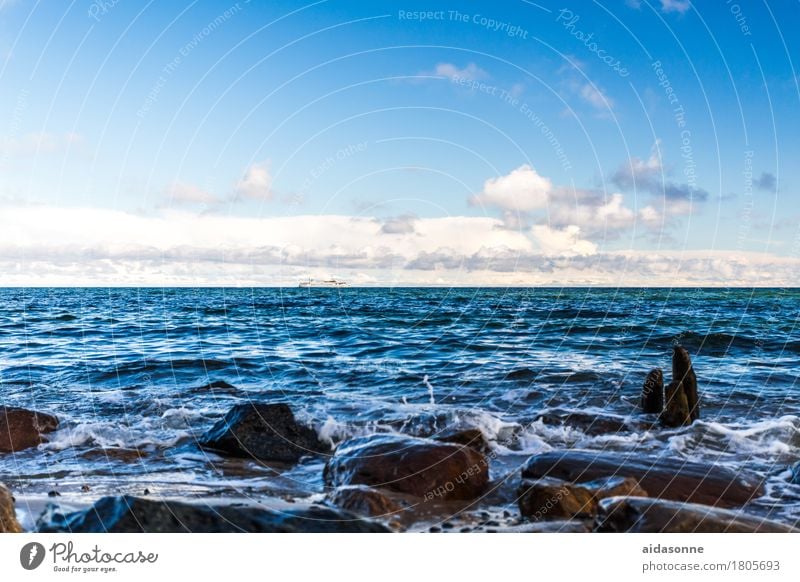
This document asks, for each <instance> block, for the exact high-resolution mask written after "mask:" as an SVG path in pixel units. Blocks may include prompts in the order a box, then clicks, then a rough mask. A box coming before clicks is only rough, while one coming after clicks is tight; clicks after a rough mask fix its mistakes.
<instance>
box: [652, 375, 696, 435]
mask: <svg viewBox="0 0 800 582" xmlns="http://www.w3.org/2000/svg"><path fill="white" fill-rule="evenodd" d="M666 397H667V402H666V405H665V406H664V410H663V411H662V413H661V416H659V418H658V419H659V421H661V424H663V425H664V426H668V427H672V428H677V427H679V426H688V425H690V424H692V415H691V410H690V409H689V400H688V398H687V397H686V392H685V391H684V388H683V384H682V383H681V382H670V383H669V386H667V391H666Z"/></svg>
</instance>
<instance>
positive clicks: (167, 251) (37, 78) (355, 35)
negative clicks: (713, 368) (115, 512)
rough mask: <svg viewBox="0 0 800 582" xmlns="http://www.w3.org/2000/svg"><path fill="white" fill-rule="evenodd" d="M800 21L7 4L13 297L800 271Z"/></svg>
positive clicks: (690, 6)
mask: <svg viewBox="0 0 800 582" xmlns="http://www.w3.org/2000/svg"><path fill="white" fill-rule="evenodd" d="M799 26H800V4H798V3H797V2H794V1H789V0H786V1H770V2H766V1H763V2H759V1H753V2H744V1H740V2H736V1H734V0H703V1H698V2H689V1H688V0H640V1H637V0H619V1H613V2H612V1H609V0H606V1H594V2H589V1H586V2H574V1H573V2H567V1H564V0H561V1H560V2H549V1H546V0H542V1H541V2H530V1H527V0H507V1H504V2H463V1H462V2H452V1H450V2H437V1H430V0H429V1H426V2H422V1H420V2H405V1H393V2H386V1H374V2H358V1H355V0H320V1H316V2H311V3H304V2H288V1H282V0H277V1H269V2H267V1H264V2H259V1H257V0H250V1H247V0H240V1H239V2H225V1H222V2H200V1H194V2H187V1H184V2H180V1H176V2H164V1H162V2H155V1H151V2H133V1H130V0H94V1H83V0H81V1H79V0H74V1H72V2H66V1H65V2H52V1H51V2H48V1H34V0H0V286H61V285H63V286H83V285H86V286H92V285H99V286H106V285H112V286H114V285H125V286H128V285H147V286H173V285H176V286H186V285H202V286H205V285H223V286H260V285H265V286H273V285H290V286H293V285H297V283H298V282H299V281H301V280H305V279H308V278H315V279H319V278H328V277H335V278H338V279H342V280H345V281H347V282H349V283H350V284H352V285H376V286H402V285H441V286H461V285H470V286H471V285H475V286H482V285H491V286H526V285H548V286H576V285H577V286H582V285H598V286H701V285H702V286H796V285H798V284H800V196H798V188H799V187H800V164H798V160H800V140H798V139H797V138H796V136H797V135H800V115H798V114H797V111H798V105H800V76H798V71H797V70H796V69H795V66H796V65H797V66H800V50H799V47H800V40H798V38H797V35H796V30H797V29H798V27H799Z"/></svg>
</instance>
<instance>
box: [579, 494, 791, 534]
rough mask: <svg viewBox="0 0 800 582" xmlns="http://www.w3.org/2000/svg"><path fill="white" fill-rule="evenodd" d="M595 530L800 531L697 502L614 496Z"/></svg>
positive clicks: (601, 510)
mask: <svg viewBox="0 0 800 582" xmlns="http://www.w3.org/2000/svg"><path fill="white" fill-rule="evenodd" d="M595 531H601V532H631V533H725V532H734V533H763V532H800V530H797V529H794V528H792V527H791V526H789V525H785V524H782V523H778V522H775V521H770V520H768V519H764V518H762V517H759V516H757V515H748V514H745V513H743V512H741V511H731V510H727V509H718V508H714V507H709V506H707V505H698V504H695V503H678V502H675V501H663V500H658V499H647V498H642V497H612V498H609V499H605V500H603V501H601V502H600V504H599V516H598V518H597V521H596V525H595Z"/></svg>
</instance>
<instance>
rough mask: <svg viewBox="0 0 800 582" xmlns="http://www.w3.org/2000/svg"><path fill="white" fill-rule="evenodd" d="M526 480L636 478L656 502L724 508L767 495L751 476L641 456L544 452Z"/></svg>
mask: <svg viewBox="0 0 800 582" xmlns="http://www.w3.org/2000/svg"><path fill="white" fill-rule="evenodd" d="M522 476H523V477H524V478H527V479H539V478H543V477H553V478H556V479H562V480H564V481H569V482H575V483H585V482H587V481H594V480H596V479H600V478H603V477H633V478H634V479H636V480H637V481H638V482H639V485H640V486H641V488H642V489H644V491H646V492H647V494H648V495H649V496H650V497H658V498H662V499H670V500H673V501H687V502H693V503H702V504H705V505H715V506H718V507H740V506H742V505H744V504H745V503H747V502H748V501H750V500H751V499H753V498H756V497H760V496H761V495H763V494H764V487H763V484H762V481H761V479H759V478H757V477H755V476H749V475H747V474H746V473H742V472H738V473H734V472H732V471H730V470H728V469H725V468H723V467H718V466H716V465H710V464H704V463H694V462H688V461H682V460H680V459H671V458H660V457H647V456H644V455H642V454H640V453H635V454H623V453H619V454H612V453H595V452H589V451H563V452H555V451H554V452H549V453H542V454H540V455H534V456H533V457H531V458H530V459H528V461H527V463H526V464H525V466H524V468H523V469H522Z"/></svg>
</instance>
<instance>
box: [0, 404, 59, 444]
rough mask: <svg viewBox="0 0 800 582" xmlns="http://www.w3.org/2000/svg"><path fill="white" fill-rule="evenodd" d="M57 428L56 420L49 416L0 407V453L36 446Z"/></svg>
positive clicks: (22, 409)
mask: <svg viewBox="0 0 800 582" xmlns="http://www.w3.org/2000/svg"><path fill="white" fill-rule="evenodd" d="M57 427H58V419H57V418H56V417H55V416H53V415H51V414H45V413H44V412H34V411H32V410H25V409H24V408H12V407H9V406H0V453H13V452H16V451H21V450H23V449H27V448H30V447H35V446H38V445H40V444H41V443H43V442H44V441H45V438H44V435H45V434H47V433H49V432H52V431H54V430H56V428H57Z"/></svg>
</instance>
